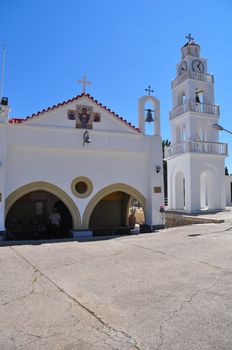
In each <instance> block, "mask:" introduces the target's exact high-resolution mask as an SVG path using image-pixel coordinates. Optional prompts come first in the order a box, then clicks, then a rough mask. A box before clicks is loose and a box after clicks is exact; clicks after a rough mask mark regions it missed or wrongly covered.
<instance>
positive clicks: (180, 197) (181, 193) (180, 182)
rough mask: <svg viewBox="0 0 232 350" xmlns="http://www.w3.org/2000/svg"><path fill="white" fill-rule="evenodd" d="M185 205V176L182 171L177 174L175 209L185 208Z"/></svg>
mask: <svg viewBox="0 0 232 350" xmlns="http://www.w3.org/2000/svg"><path fill="white" fill-rule="evenodd" d="M184 207H185V178H184V175H183V173H182V172H181V171H179V172H178V173H177V174H176V176H175V209H179V210H183V209H184Z"/></svg>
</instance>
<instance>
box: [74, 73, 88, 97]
mask: <svg viewBox="0 0 232 350" xmlns="http://www.w3.org/2000/svg"><path fill="white" fill-rule="evenodd" d="M77 82H78V84H82V92H83V93H84V94H85V93H86V85H91V82H90V81H87V80H86V75H83V77H82V80H78V81H77Z"/></svg>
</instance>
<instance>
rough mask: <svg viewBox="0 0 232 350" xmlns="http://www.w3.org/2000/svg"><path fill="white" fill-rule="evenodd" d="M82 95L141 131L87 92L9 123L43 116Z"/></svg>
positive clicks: (13, 119) (11, 120) (10, 120)
mask: <svg viewBox="0 0 232 350" xmlns="http://www.w3.org/2000/svg"><path fill="white" fill-rule="evenodd" d="M81 97H87V98H89V99H90V100H91V101H93V102H94V103H96V105H97V106H99V107H101V108H102V109H104V110H105V111H107V112H109V113H111V114H112V115H113V116H114V117H116V118H117V119H118V120H121V121H122V122H124V123H125V124H127V125H128V126H129V127H130V128H132V129H133V130H135V131H137V132H140V130H139V128H136V127H135V126H134V125H132V124H131V123H129V122H127V121H126V120H125V119H123V118H122V117H120V116H119V115H118V114H116V113H115V112H113V111H111V110H110V108H107V107H106V106H103V105H102V103H100V102H98V100H95V99H94V98H93V97H92V96H91V95H90V94H85V93H82V94H81V95H77V96H75V97H73V98H72V99H69V100H67V101H64V102H62V103H58V104H57V105H53V106H52V107H48V108H47V109H43V110H42V111H38V112H37V113H33V114H32V115H30V116H27V117H26V118H24V119H23V118H22V119H21V118H11V119H9V123H11V124H19V123H22V122H25V121H27V120H28V119H33V118H34V117H38V116H42V114H44V113H46V112H50V111H52V110H54V109H56V108H59V107H61V106H64V105H67V104H68V103H70V102H73V101H75V100H78V99H79V98H81Z"/></svg>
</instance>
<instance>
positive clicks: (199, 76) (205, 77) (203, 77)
mask: <svg viewBox="0 0 232 350" xmlns="http://www.w3.org/2000/svg"><path fill="white" fill-rule="evenodd" d="M187 79H194V80H198V81H204V82H206V83H214V76H213V74H205V73H196V72H191V71H187V72H185V73H183V74H181V75H180V76H179V77H177V78H176V79H174V80H172V89H174V88H175V87H176V86H178V85H179V84H181V83H183V81H185V80H187Z"/></svg>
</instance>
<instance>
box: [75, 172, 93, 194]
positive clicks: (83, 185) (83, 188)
mask: <svg viewBox="0 0 232 350" xmlns="http://www.w3.org/2000/svg"><path fill="white" fill-rule="evenodd" d="M71 189H72V193H73V194H74V195H75V196H76V197H79V198H86V197H88V196H89V195H90V194H91V192H92V190H93V184H92V182H91V181H90V179H88V178H87V177H85V176H79V177H76V178H75V179H74V180H73V181H72V184H71Z"/></svg>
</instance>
